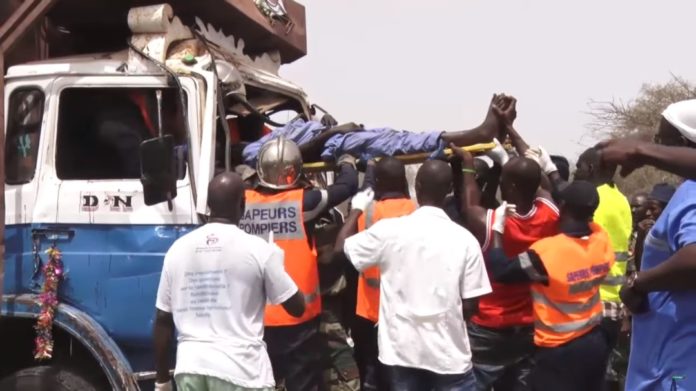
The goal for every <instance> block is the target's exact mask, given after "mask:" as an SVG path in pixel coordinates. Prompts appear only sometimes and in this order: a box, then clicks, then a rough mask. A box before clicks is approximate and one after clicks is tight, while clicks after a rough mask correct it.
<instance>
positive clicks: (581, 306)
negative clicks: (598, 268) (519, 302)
mask: <svg viewBox="0 0 696 391" xmlns="http://www.w3.org/2000/svg"><path fill="white" fill-rule="evenodd" d="M532 299H534V301H535V302H537V303H539V304H543V305H546V306H549V307H553V308H555V309H556V310H557V311H559V312H563V313H564V314H577V313H583V312H586V311H589V310H591V309H592V307H594V306H596V305H597V303H599V302H600V301H601V299H600V297H599V292H597V293H596V294H595V295H594V296H592V298H591V299H590V300H588V301H586V302H584V303H567V302H561V301H555V302H554V301H552V300H549V299H548V298H547V297H546V296H544V295H543V294H542V293H539V292H532Z"/></svg>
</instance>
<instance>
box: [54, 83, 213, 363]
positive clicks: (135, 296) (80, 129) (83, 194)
mask: <svg viewBox="0 0 696 391" xmlns="http://www.w3.org/2000/svg"><path fill="white" fill-rule="evenodd" d="M116 80H118V81H116ZM184 85H185V86H186V87H185V89H186V90H187V93H186V94H185V95H186V96H190V97H191V99H188V104H187V107H185V108H184V110H188V111H187V112H188V114H189V115H188V118H190V119H191V122H190V124H189V125H190V128H191V130H192V132H194V134H193V135H192V137H191V139H192V140H197V139H198V137H197V129H198V125H197V119H198V118H199V116H198V115H196V114H195V113H196V110H197V108H196V105H197V102H196V97H197V95H196V94H195V93H193V88H194V87H193V84H192V83H184ZM153 86H160V87H153ZM158 89H159V90H161V91H162V108H163V110H162V128H163V132H164V134H172V135H174V137H175V139H176V142H177V145H178V146H180V149H181V150H184V149H185V148H187V147H191V146H187V145H186V140H187V137H186V127H185V126H184V119H183V118H184V116H183V115H182V113H181V112H180V110H179V109H178V107H179V105H178V102H179V97H178V91H177V90H176V89H172V88H168V87H166V80H164V79H163V78H157V77H139V76H128V77H117V78H113V77H112V78H107V77H81V78H76V77H65V78H61V79H58V80H56V82H55V85H54V91H55V92H54V95H55V96H57V97H58V99H57V110H56V117H55V124H56V126H55V129H56V134H55V139H54V140H53V144H54V145H55V151H54V152H53V154H52V158H53V161H54V164H53V165H52V168H53V169H52V170H51V171H52V172H51V174H50V175H52V177H53V178H54V181H55V183H56V193H57V195H58V202H57V205H58V208H57V210H58V211H57V222H58V227H59V228H60V229H61V231H62V232H67V234H68V235H69V236H71V239H70V240H69V242H66V243H63V244H62V246H63V247H62V248H60V249H61V250H62V252H63V261H64V264H65V269H66V280H65V282H64V283H63V285H62V288H63V289H62V295H61V299H62V300H65V301H67V302H69V303H70V304H71V305H74V306H76V307H77V308H80V309H81V310H83V311H86V312H88V313H89V314H90V315H91V316H92V317H94V318H95V319H96V320H97V321H98V322H99V323H101V324H102V326H104V328H105V329H106V330H107V331H108V332H109V333H110V335H111V336H112V338H114V340H115V341H116V342H117V343H118V344H119V345H120V346H121V348H122V349H123V351H124V353H125V354H126V355H127V356H128V357H129V359H130V361H131V365H132V366H133V368H134V370H136V371H138V370H144V369H150V368H151V363H152V362H153V361H152V359H151V358H150V357H149V356H147V355H148V354H149V353H145V352H148V351H150V350H151V349H150V342H149V340H150V335H151V325H152V318H153V315H154V313H155V311H154V305H155V296H156V292H157V286H158V283H159V276H160V272H161V270H162V260H163V257H164V253H165V252H166V251H167V250H168V248H169V247H170V245H171V244H172V243H173V242H174V240H176V239H177V238H178V237H180V236H181V235H182V234H184V233H186V232H188V231H190V230H191V229H193V228H194V224H195V223H196V214H195V212H194V200H193V195H192V191H191V183H190V180H189V178H190V177H189V167H186V162H185V159H183V160H182V166H181V168H182V169H181V175H180V177H179V179H178V182H177V197H176V198H175V199H174V200H173V202H172V209H171V210H170V209H169V208H168V205H167V204H166V203H163V204H158V205H154V206H146V205H145V203H144V198H143V191H142V184H141V183H140V172H139V171H140V163H139V154H138V153H139V149H138V147H139V145H140V143H141V142H142V141H144V140H146V139H148V138H152V137H155V136H156V135H157V133H158V128H159V127H158V121H159V116H158V114H157V99H156V91H157V90H158ZM194 142H195V141H194ZM182 156H185V154H183V153H182ZM143 354H144V355H145V356H143Z"/></svg>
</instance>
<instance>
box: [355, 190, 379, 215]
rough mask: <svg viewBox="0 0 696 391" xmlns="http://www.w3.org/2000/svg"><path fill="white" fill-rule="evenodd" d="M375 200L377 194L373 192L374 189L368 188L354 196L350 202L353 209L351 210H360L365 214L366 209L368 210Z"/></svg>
mask: <svg viewBox="0 0 696 391" xmlns="http://www.w3.org/2000/svg"><path fill="white" fill-rule="evenodd" d="M374 199H375V192H374V191H372V189H371V188H369V187H368V188H367V189H365V190H363V191H360V192H358V193H357V194H356V195H354V196H353V199H352V200H350V208H351V210H353V209H359V210H361V211H363V212H364V211H365V209H367V206H368V205H370V203H371V202H372V200H374Z"/></svg>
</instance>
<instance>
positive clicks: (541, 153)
mask: <svg viewBox="0 0 696 391" xmlns="http://www.w3.org/2000/svg"><path fill="white" fill-rule="evenodd" d="M524 156H525V157H526V158H528V159H532V160H534V161H535V162H537V163H539V166H540V167H541V170H542V171H543V172H544V174H546V175H548V174H550V173H552V172H554V171H558V168H557V167H556V165H555V164H554V163H553V160H551V155H549V153H548V152H546V150H545V149H544V147H542V146H541V145H540V146H538V147H536V148H530V149H528V150H527V152H525V154H524Z"/></svg>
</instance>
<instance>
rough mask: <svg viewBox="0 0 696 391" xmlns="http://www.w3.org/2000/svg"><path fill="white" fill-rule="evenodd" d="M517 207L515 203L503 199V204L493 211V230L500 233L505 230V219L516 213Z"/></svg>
mask: <svg viewBox="0 0 696 391" xmlns="http://www.w3.org/2000/svg"><path fill="white" fill-rule="evenodd" d="M516 211H517V207H516V206H515V205H514V204H508V203H507V202H506V201H503V203H502V204H500V206H499V207H498V208H497V209H496V210H495V212H493V227H492V228H493V231H495V232H498V233H500V234H502V233H504V232H505V220H506V219H507V217H508V216H511V215H513V214H515V212H516Z"/></svg>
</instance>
